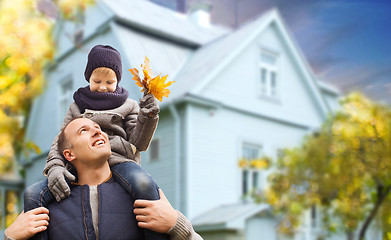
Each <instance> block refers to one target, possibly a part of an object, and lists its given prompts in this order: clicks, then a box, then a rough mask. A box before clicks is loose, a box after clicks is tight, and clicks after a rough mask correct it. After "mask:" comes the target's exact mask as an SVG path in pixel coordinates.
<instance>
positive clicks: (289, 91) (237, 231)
mask: <svg viewBox="0 0 391 240" xmlns="http://www.w3.org/2000/svg"><path fill="white" fill-rule="evenodd" d="M55 34H56V41H57V44H58V47H59V50H58V52H57V54H56V59H55V62H54V63H53V64H52V66H51V67H50V68H49V69H48V70H47V79H48V85H47V89H46V91H45V93H44V94H43V95H41V96H40V97H39V98H38V99H36V101H35V102H34V105H33V108H32V112H31V117H30V121H29V125H28V131H27V136H28V138H29V139H31V140H33V141H34V142H35V143H37V144H38V145H39V147H40V148H41V149H42V154H40V155H36V156H32V157H30V158H29V159H24V166H25V167H26V169H27V170H26V185H27V186H28V185H30V184H32V183H34V182H36V181H38V180H41V179H43V176H42V169H43V166H44V164H45V161H46V157H47V154H48V151H49V149H50V146H51V143H52V141H53V139H54V137H55V136H56V134H57V133H58V131H59V127H60V125H61V123H62V121H63V117H64V114H65V112H66V110H67V108H68V106H69V104H70V103H71V102H72V101H73V100H72V95H73V92H74V91H75V90H76V89H77V88H79V87H82V86H86V85H87V82H86V81H85V79H84V75H83V73H84V68H85V64H86V60H87V54H88V52H89V50H90V49H91V48H92V47H93V46H94V45H96V44H109V45H112V46H114V47H115V48H116V49H118V50H119V51H120V52H121V55H122V60H123V78H122V81H121V83H120V84H121V85H122V86H123V87H125V88H126V89H128V90H129V93H130V97H131V98H133V99H138V98H140V97H141V93H140V89H139V87H137V86H136V85H135V84H134V81H133V80H131V78H132V75H131V74H130V73H129V72H128V71H127V69H129V68H134V67H137V68H139V67H140V64H141V63H142V62H143V59H144V57H145V56H147V57H148V58H149V59H150V62H151V67H152V69H153V72H154V74H159V73H162V74H164V75H165V74H168V80H169V81H175V83H174V84H173V85H172V86H171V87H170V89H171V92H172V93H171V95H170V96H169V98H165V99H164V100H163V102H162V103H161V105H160V106H161V113H160V121H159V126H158V129H157V131H156V132H155V135H154V139H153V141H152V143H151V146H150V148H149V150H148V151H147V152H146V153H143V154H142V166H143V167H144V168H145V169H146V170H147V171H148V172H149V173H150V174H151V175H152V176H153V177H154V178H155V180H156V181H157V183H158V184H159V186H160V187H161V188H162V189H163V191H164V192H165V195H166V196H167V197H168V199H169V200H170V202H171V203H172V205H173V206H174V207H175V208H177V209H178V210H180V211H181V212H183V213H184V214H185V215H186V216H187V217H188V218H189V219H190V220H191V221H192V223H193V225H194V227H195V229H196V230H197V231H198V232H199V233H200V234H201V235H202V236H203V237H204V239H249V240H252V239H267V240H269V239H270V240H274V239H277V237H278V234H277V231H276V226H277V222H278V219H277V218H276V217H275V216H273V215H272V214H271V212H270V209H269V207H268V206H267V205H265V204H260V205H257V204H254V203H251V201H248V200H246V201H244V200H243V194H244V193H246V192H247V191H249V190H250V189H253V188H254V187H255V188H259V189H263V188H264V187H265V186H266V184H267V182H266V177H267V174H268V172H267V171H254V170H252V171H244V170H242V169H240V168H239V166H238V160H239V158H241V157H247V158H252V157H259V156H262V155H269V156H276V154H277V152H278V150H279V149H282V148H285V147H289V146H294V145H297V144H299V143H300V142H301V139H302V137H303V136H304V135H305V134H309V133H311V131H313V130H314V129H317V128H318V127H319V126H320V125H321V123H322V122H323V121H324V120H325V118H326V117H327V115H328V114H331V113H332V112H333V111H334V110H335V109H336V108H337V107H338V102H337V100H338V97H339V94H340V93H339V91H338V90H336V89H335V88H333V87H331V86H328V85H327V84H325V83H322V82H320V81H318V80H317V78H316V76H315V75H314V73H313V72H312V70H311V69H310V66H309V64H308V63H307V61H306V59H305V57H304V55H303V54H302V52H301V51H300V49H299V48H298V46H297V44H296V43H295V41H294V39H293V36H292V34H291V33H290V32H289V29H287V27H286V24H285V23H284V20H283V19H282V17H281V16H280V14H279V12H278V10H277V9H273V10H270V11H268V12H266V13H265V14H264V15H262V16H261V17H259V18H258V19H255V20H253V21H251V22H249V23H247V24H245V25H244V26H243V27H241V28H239V29H237V30H230V29H226V28H223V27H221V26H215V25H213V24H211V23H210V22H209V21H208V14H207V13H205V12H203V11H202V10H199V11H195V12H194V13H192V15H190V16H187V15H183V14H180V13H176V12H174V11H171V10H169V9H166V8H163V7H160V6H158V5H155V4H153V3H151V2H148V1H140V0H127V1H126V0H98V1H97V2H96V4H95V5H94V6H92V7H90V8H89V9H88V10H87V13H86V16H85V21H84V22H83V23H78V24H75V23H69V22H60V23H59V24H58V25H57V28H56V31H55ZM305 219H306V220H305V223H304V224H303V227H302V228H301V229H300V231H299V233H298V234H297V236H296V237H295V239H303V240H309V239H316V236H317V235H318V234H319V232H317V229H316V228H313V227H311V226H313V224H311V223H310V222H309V221H312V220H313V219H311V217H308V216H307V217H306V218H305ZM280 237H281V236H280ZM279 239H281V238H279ZM333 239H338V237H335V238H333Z"/></svg>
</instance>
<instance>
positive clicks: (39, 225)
mask: <svg viewBox="0 0 391 240" xmlns="http://www.w3.org/2000/svg"><path fill="white" fill-rule="evenodd" d="M48 225H49V222H48V221H46V220H40V221H35V222H34V227H35V228H38V227H41V226H48Z"/></svg>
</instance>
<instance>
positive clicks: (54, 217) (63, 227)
mask: <svg viewBox="0 0 391 240" xmlns="http://www.w3.org/2000/svg"><path fill="white" fill-rule="evenodd" d="M71 192H72V193H71V196H70V197H68V198H66V199H64V200H62V201H61V202H53V203H52V204H49V206H48V208H49V212H50V213H49V217H50V221H49V227H48V229H47V231H45V232H44V234H43V237H44V238H43V239H55V240H72V239H75V240H76V239H77V240H81V239H84V240H87V239H88V240H92V239H93V240H96V239H98V240H112V239H116V240H121V239H132V240H138V239H140V240H141V239H144V233H143V231H142V230H141V229H140V228H139V227H138V226H137V220H136V217H135V215H134V214H133V209H134V207H133V203H134V199H133V198H132V196H131V195H130V194H128V193H127V192H126V190H125V189H124V188H123V187H121V186H120V185H119V184H118V183H117V182H116V181H115V180H114V179H113V178H110V179H109V180H108V181H107V182H105V183H102V184H100V185H99V186H98V198H99V207H98V222H99V223H98V229H99V230H98V236H96V235H95V231H94V227H93V223H92V215H91V205H90V190H89V187H88V185H83V186H80V185H73V187H71Z"/></svg>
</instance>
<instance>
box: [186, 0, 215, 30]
mask: <svg viewBox="0 0 391 240" xmlns="http://www.w3.org/2000/svg"><path fill="white" fill-rule="evenodd" d="M211 11H212V3H210V2H207V1H202V0H201V1H197V2H195V3H193V4H192V5H191V7H190V15H189V16H190V19H191V20H192V21H193V22H194V23H196V24H198V25H199V26H202V27H208V26H210V13H211Z"/></svg>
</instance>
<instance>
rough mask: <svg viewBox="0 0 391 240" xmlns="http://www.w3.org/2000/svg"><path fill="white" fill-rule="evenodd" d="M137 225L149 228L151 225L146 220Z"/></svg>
mask: <svg viewBox="0 0 391 240" xmlns="http://www.w3.org/2000/svg"><path fill="white" fill-rule="evenodd" d="M137 225H138V226H139V227H141V228H148V226H149V225H148V223H146V222H138V223H137Z"/></svg>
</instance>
